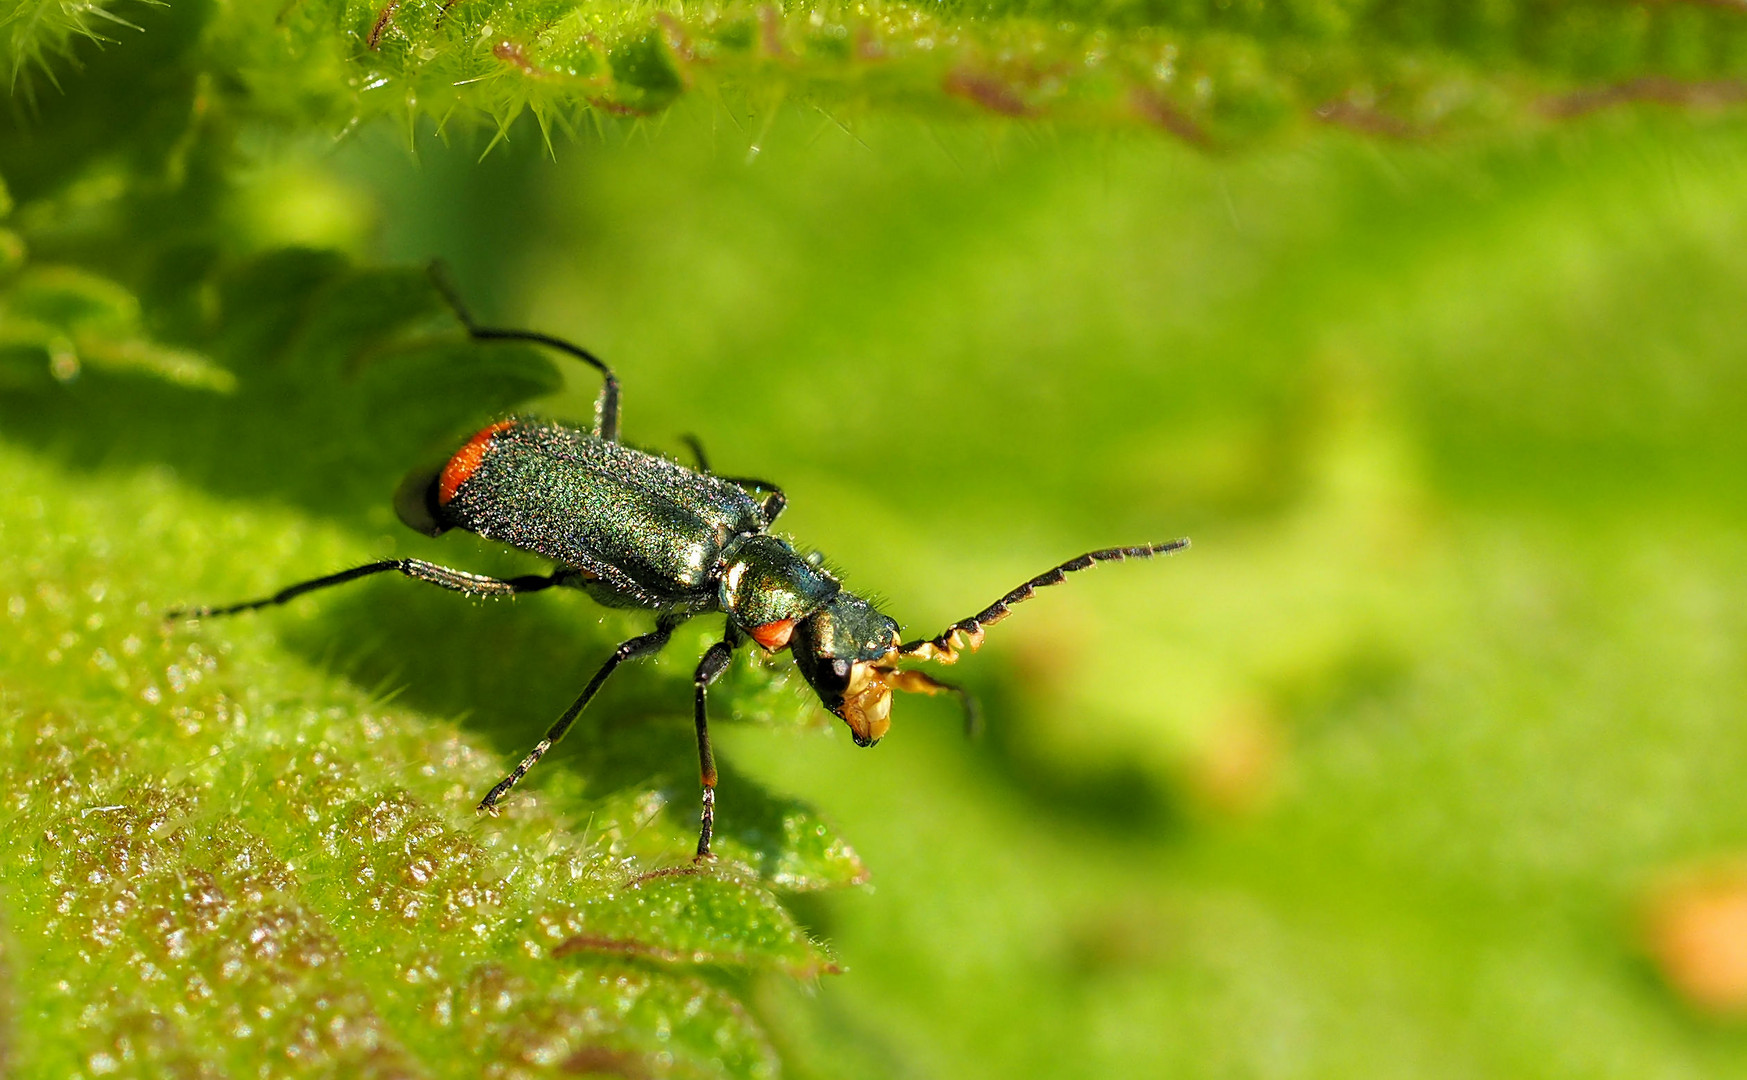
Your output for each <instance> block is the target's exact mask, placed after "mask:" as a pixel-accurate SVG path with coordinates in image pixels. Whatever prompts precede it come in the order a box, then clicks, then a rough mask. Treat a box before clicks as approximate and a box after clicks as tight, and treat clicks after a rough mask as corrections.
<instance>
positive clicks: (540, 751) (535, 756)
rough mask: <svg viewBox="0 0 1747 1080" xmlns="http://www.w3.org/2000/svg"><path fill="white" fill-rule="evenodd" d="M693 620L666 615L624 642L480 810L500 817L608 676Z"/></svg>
mask: <svg viewBox="0 0 1747 1080" xmlns="http://www.w3.org/2000/svg"><path fill="white" fill-rule="evenodd" d="M690 617H691V616H690V615H689V614H675V615H663V616H662V617H661V618H660V619H659V620H658V621H657V622H656V624H655V629H654V630H652V631H650V632H649V633H647V634H643V635H641V636H638V637H634V638H632V639H631V640H629V641H626V642H622V643H621V644H620V645H619V647H618V648H616V649H614V650H613V655H611V656H609V657H607V662H606V663H604V664H602V665H601V668H600V670H599V671H597V672H595V673H594V678H592V679H590V680H589V681H588V686H586V687H584V688H583V691H582V694H581V696H579V697H578V698H577V699H576V700H575V701H574V702H572V703H571V705H570V708H568V709H565V710H564V715H563V716H560V717H559V718H558V722H557V723H555V724H553V725H552V726H551V727H550V728H549V729H547V731H546V737H545V738H543V739H541V740H540V741H539V742H537V743H535V744H534V748H533V749H532V750H530V751H528V756H527V757H525V758H523V759H522V763H521V764H520V765H517V766H516V767H515V769H514V770H512V771H511V772H510V774H509V775H508V776H506V777H504V778H503V779H502V780H499V781H498V782H497V786H496V787H494V788H492V789H491V790H490V791H488V792H486V793H485V798H483V799H481V800H479V809H480V810H483V811H485V812H487V813H491V814H495V813H497V804H498V802H499V801H500V800H502V799H503V797H504V796H505V795H507V794H508V793H509V790H510V788H513V787H515V786H516V784H518V783H520V782H521V779H522V777H524V776H526V775H528V770H529V769H531V768H533V767H534V766H535V764H536V763H538V762H539V760H540V759H541V758H542V757H544V756H545V755H546V751H548V750H550V749H552V747H553V745H554V744H556V743H557V742H558V740H559V739H562V738H564V733H565V732H567V731H569V730H570V725H571V724H573V723H575V722H576V718H577V717H578V716H580V715H581V714H582V710H583V709H584V708H586V707H587V706H588V703H589V701H590V699H592V698H593V697H594V696H595V694H596V693H598V692H599V691H600V688H601V684H602V683H604V682H606V681H607V676H609V675H611V674H612V673H613V669H614V668H616V667H618V666H619V665H620V664H622V663H624V662H625V661H627V660H632V659H635V658H636V657H639V656H647V655H648V654H650V653H652V652H657V651H659V650H660V649H661V647H662V646H663V645H666V644H667V639H668V638H670V637H672V636H673V630H674V627H676V626H678V625H679V624H680V623H682V622H685V621H686V619H688V618H690Z"/></svg>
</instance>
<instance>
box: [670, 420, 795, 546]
mask: <svg viewBox="0 0 1747 1080" xmlns="http://www.w3.org/2000/svg"><path fill="white" fill-rule="evenodd" d="M679 438H680V441H681V442H683V443H685V445H686V447H687V448H688V449H690V450H691V452H692V457H693V459H695V460H696V461H697V463H698V471H699V472H701V473H705V474H707V475H709V476H716V474H715V473H714V472H712V471H711V470H710V456H709V455H708V454H706V453H704V444H703V443H701V442H699V441H698V437H697V436H696V435H681V436H680V437H679ZM717 479H720V480H726V481H728V482H729V483H730V484H739V485H740V486H741V487H743V488H757V489H758V490H759V491H762V492H764V493H765V496H764V501H763V502H761V503H760V504H759V509H761V510H763V511H764V524H765V527H766V528H769V527H770V526H772V525H774V524H776V516H777V515H778V514H780V513H782V512H783V507H785V506H787V505H788V504H789V497H788V496H787V495H784V494H783V489H782V488H779V487H777V486H776V485H775V484H773V483H771V482H770V481H769V480H760V479H758V478H757V477H755V476H720V477H717Z"/></svg>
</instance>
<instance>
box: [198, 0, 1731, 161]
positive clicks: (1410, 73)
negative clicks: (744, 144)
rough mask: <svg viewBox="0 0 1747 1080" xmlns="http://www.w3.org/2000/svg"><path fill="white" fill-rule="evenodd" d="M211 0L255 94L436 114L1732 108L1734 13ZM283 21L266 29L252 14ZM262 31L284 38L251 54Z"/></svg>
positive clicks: (1125, 119)
mask: <svg viewBox="0 0 1747 1080" xmlns="http://www.w3.org/2000/svg"><path fill="white" fill-rule="evenodd" d="M274 11H275V9H272V8H261V7H259V6H255V5H233V6H230V7H227V8H224V9H222V10H221V13H220V15H219V16H218V18H217V19H216V21H215V25H214V28H213V34H214V36H215V40H217V41H218V42H220V43H221V46H220V53H221V54H222V55H223V56H224V57H226V58H227V61H226V62H227V63H228V64H230V65H232V68H233V70H234V71H235V72H236V73H237V77H238V78H240V79H241V80H242V81H243V82H244V83H245V84H246V85H248V86H249V87H250V88H251V95H252V97H253V98H254V99H256V100H258V101H262V102H268V103H273V102H280V101H285V100H287V99H288V98H289V97H290V96H291V92H290V90H289V88H290V87H291V86H296V87H299V88H300V90H301V93H300V94H299V95H298V97H297V100H298V101H299V102H300V103H308V102H314V101H318V100H320V101H325V102H326V103H327V107H328V108H329V109H330V110H331V111H332V114H333V117H334V119H335V120H336V121H338V122H344V121H345V120H346V119H347V117H348V115H350V116H354V117H358V116H361V117H369V116H374V115H380V114H384V113H387V114H398V115H400V116H402V117H404V118H405V119H406V120H407V122H408V123H409V124H411V123H414V122H416V121H417V120H418V119H419V118H428V119H431V120H434V121H436V122H437V123H438V124H439V126H442V125H448V124H450V123H452V122H454V121H457V120H466V119H468V118H484V119H485V120H487V122H489V123H491V124H493V125H495V126H496V127H497V128H498V129H499V131H500V132H501V131H504V130H507V126H508V124H509V121H510V120H512V119H513V118H514V117H515V116H516V115H518V114H519V113H521V112H523V111H524V110H525V111H530V112H532V113H533V114H534V115H535V116H536V117H537V118H538V119H539V121H540V123H541V124H542V126H544V127H547V128H551V127H554V126H557V127H567V126H571V125H575V124H577V123H579V122H580V118H581V116H582V114H583V112H584V111H586V110H588V109H599V110H604V111H606V112H609V113H636V114H647V113H650V112H654V111H658V110H660V109H662V108H663V107H665V106H667V105H668V104H669V103H671V102H672V101H673V100H675V99H676V98H678V97H680V96H682V95H684V94H686V93H690V92H697V91H702V92H705V93H708V94H711V95H722V96H724V99H725V100H727V101H729V102H735V103H739V102H745V103H747V104H748V105H749V106H750V107H749V108H744V107H741V106H739V105H730V111H733V112H736V113H742V112H751V113H753V114H754V123H755V124H758V123H759V121H758V119H757V116H756V114H758V113H760V112H765V111H768V105H766V104H759V103H768V102H769V101H772V100H775V99H778V98H781V97H784V96H788V97H793V98H799V99H801V100H804V101H808V102H811V103H815V104H817V105H818V106H820V107H822V108H824V109H826V110H828V111H832V112H849V113H855V112H858V111H861V110H863V109H866V108H874V109H902V110H913V111H917V112H920V113H922V114H924V115H931V116H947V115H952V114H955V113H963V112H965V111H967V110H982V111H987V112H992V113H997V114H1004V115H1009V116H1020V117H1023V116H1048V117H1052V118H1058V119H1061V120H1064V121H1068V122H1073V123H1090V124H1100V125H1109V124H1118V125H1124V126H1144V125H1151V126H1155V127H1157V128H1160V129H1163V130H1165V131H1168V132H1170V133H1171V134H1174V135H1176V136H1179V137H1182V138H1186V139H1188V140H1190V141H1193V142H1196V143H1204V144H1225V143H1230V142H1233V141H1241V140H1247V139H1250V138H1253V137H1255V136H1258V135H1262V134H1266V133H1271V132H1276V131H1279V130H1281V129H1283V128H1290V127H1294V126H1301V125H1303V124H1305V123H1314V122H1324V123H1334V124H1340V125H1344V126H1348V127H1351V128H1354V129H1356V130H1359V131H1363V132H1368V133H1372V134H1377V135H1384V136H1402V135H1410V134H1429V133H1435V132H1444V131H1451V130H1458V129H1462V128H1472V127H1475V126H1497V125H1501V124H1503V125H1509V126H1512V127H1520V126H1523V125H1533V124H1537V123H1543V122H1546V121H1548V120H1556V119H1559V118H1562V117H1566V116H1569V115H1573V114H1577V113H1583V112H1588V111H1591V110H1593V109H1597V108H1602V107H1606V106H1609V105H1614V104H1619V103H1626V102H1633V101H1648V102H1664V103H1673V104H1687V105H1693V106H1705V105H1713V104H1730V103H1737V102H1740V101H1742V100H1743V99H1747V13H1744V12H1743V11H1742V10H1741V9H1740V8H1739V7H1738V6H1737V5H1734V4H1702V3H1673V4H1658V5H1650V6H1621V5H1618V4H1614V3H1608V2H1604V0H1588V2H1584V3H1579V4H1554V3H1545V2H1519V3H1513V4H1505V5H1498V4H1493V5H1487V6H1484V7H1478V8H1476V7H1472V6H1465V5H1446V4H1441V3H1435V2H1419V3H1413V2H1404V3H1386V4H1374V3H1354V2H1346V0H1310V2H1303V3H1274V4H1265V3H1260V2H1256V0H1250V2H1240V3H1225V2H1220V3H1210V2H1204V0H1187V2H1179V0H1135V2H1123V0H1104V2H1091V0H1021V2H1011V0H986V2H969V3H956V4H950V5H944V6H943V5H929V4H918V3H906V2H902V0H880V2H878V3H873V4H868V3H858V4H844V3H839V2H836V0H819V2H812V3H798V4H788V5H782V6H780V7H779V6H776V5H761V4H753V3H746V2H738V3H730V4H727V5H701V6H700V5H681V6H679V7H676V8H668V9H664V10H659V11H652V10H650V9H649V8H647V7H643V6H638V5H630V6H626V5H613V4H603V3H599V2H595V0H588V2H583V3H578V2H576V0H534V2H531V3H527V2H523V3H515V4H509V3H489V2H470V3H467V4H437V3H425V4H410V3H398V2H389V3H386V4H378V3H375V2H374V0H364V2H360V0H351V2H349V3H338V2H335V0H325V2H324V0H304V2H302V3H299V4H297V5H295V6H294V7H293V8H291V9H289V10H288V11H287V12H284V13H281V14H279V15H277V16H275V15H274ZM269 18H273V19H274V20H275V21H274V22H273V24H272V26H271V27H269V24H268V22H267V20H268V19H269ZM270 30H271V31H272V37H273V40H274V41H275V42H276V43H277V44H278V46H279V47H278V49H277V51H275V50H273V49H269V48H265V47H263V44H262V43H263V42H264V41H266V40H267V39H268V37H269V32H270Z"/></svg>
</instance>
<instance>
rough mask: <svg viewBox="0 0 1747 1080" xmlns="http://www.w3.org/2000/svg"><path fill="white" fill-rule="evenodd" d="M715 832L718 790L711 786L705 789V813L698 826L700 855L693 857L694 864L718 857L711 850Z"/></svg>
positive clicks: (701, 816)
mask: <svg viewBox="0 0 1747 1080" xmlns="http://www.w3.org/2000/svg"><path fill="white" fill-rule="evenodd" d="M715 832H716V788H715V785H713V784H711V785H708V786H706V787H705V788H704V812H703V813H702V814H701V815H700V818H699V824H698V853H697V854H696V855H694V856H692V862H704V861H705V860H707V859H714V858H715V857H716V856H715V853H714V852H712V851H711V850H710V838H711V837H712V836H713V835H715Z"/></svg>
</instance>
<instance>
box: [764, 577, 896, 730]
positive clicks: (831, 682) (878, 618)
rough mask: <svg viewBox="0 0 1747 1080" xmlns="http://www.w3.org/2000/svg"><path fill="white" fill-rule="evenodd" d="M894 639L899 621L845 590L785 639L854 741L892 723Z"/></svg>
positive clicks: (820, 694)
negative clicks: (891, 680) (891, 683)
mask: <svg viewBox="0 0 1747 1080" xmlns="http://www.w3.org/2000/svg"><path fill="white" fill-rule="evenodd" d="M897 645H898V624H897V623H896V622H894V621H893V620H892V619H890V618H888V617H887V616H885V615H882V614H880V613H879V612H878V611H876V610H875V609H874V606H873V605H872V604H870V603H868V602H867V601H866V600H863V599H862V598H861V597H859V596H856V595H855V594H854V593H849V592H840V593H838V594H837V595H836V596H833V597H832V598H831V599H830V600H829V601H827V602H826V603H825V605H824V606H823V607H821V608H819V610H817V611H815V612H813V613H812V614H811V615H809V616H807V617H806V618H805V619H802V620H801V621H800V622H799V623H796V624H795V629H794V634H793V636H792V637H791V638H790V639H789V651H790V653H791V654H792V655H793V656H794V658H795V666H796V667H798V668H800V669H801V674H802V676H804V677H805V678H806V680H807V682H808V684H809V685H811V686H812V687H813V691H814V693H816V694H818V695H819V700H820V701H821V702H822V703H823V704H824V706H825V707H826V708H827V709H830V710H831V711H832V712H833V713H834V714H836V715H837V716H838V717H839V718H840V719H842V720H843V722H844V723H846V724H848V725H849V731H850V734H851V735H853V736H854V737H855V744H856V745H857V746H872V745H873V744H874V743H877V742H879V741H880V739H881V738H882V737H883V736H884V735H885V733H886V729H887V728H889V727H891V726H892V722H891V720H890V719H889V716H890V714H891V711H892V688H891V687H890V686H889V685H888V684H887V678H888V677H889V676H890V675H891V674H892V667H891V665H890V664H889V663H887V660H888V658H890V657H891V656H892V652H893V650H894V649H895V648H896V647H897Z"/></svg>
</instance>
